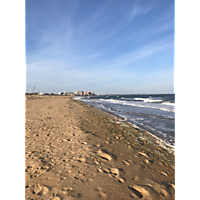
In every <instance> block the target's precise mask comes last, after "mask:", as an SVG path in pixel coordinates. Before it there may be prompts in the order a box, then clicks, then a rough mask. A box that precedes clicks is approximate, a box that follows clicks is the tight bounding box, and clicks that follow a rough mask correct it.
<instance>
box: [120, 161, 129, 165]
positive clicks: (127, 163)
mask: <svg viewBox="0 0 200 200" xmlns="http://www.w3.org/2000/svg"><path fill="white" fill-rule="evenodd" d="M122 163H123V164H124V165H130V161H129V160H123V161H122Z"/></svg>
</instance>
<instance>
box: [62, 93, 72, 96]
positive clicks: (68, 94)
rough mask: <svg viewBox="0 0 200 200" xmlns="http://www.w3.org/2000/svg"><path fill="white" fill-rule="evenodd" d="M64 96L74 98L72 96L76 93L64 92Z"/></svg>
mask: <svg viewBox="0 0 200 200" xmlns="http://www.w3.org/2000/svg"><path fill="white" fill-rule="evenodd" d="M63 95H67V96H72V95H74V92H64V94H63Z"/></svg>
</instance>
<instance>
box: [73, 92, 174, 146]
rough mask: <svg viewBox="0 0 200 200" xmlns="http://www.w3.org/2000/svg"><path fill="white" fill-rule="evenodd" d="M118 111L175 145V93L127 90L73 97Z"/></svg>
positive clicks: (116, 112) (101, 107) (136, 124)
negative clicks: (125, 93) (120, 93)
mask: <svg viewBox="0 0 200 200" xmlns="http://www.w3.org/2000/svg"><path fill="white" fill-rule="evenodd" d="M75 99H78V100H81V101H83V102H85V103H87V104H89V105H92V106H94V107H97V108H100V109H102V110H105V111H108V112H110V113H113V114H115V115H118V116H120V117H122V118H123V119H124V121H127V122H130V123H132V124H134V125H135V126H137V127H138V128H140V129H141V130H146V131H148V132H150V133H151V134H153V135H155V136H156V137H158V138H160V139H162V140H163V141H165V142H166V143H168V144H170V145H173V146H174V145H175V95H174V94H138V95H136V94H134V95H133V94H130V95H98V96H83V97H76V98H75Z"/></svg>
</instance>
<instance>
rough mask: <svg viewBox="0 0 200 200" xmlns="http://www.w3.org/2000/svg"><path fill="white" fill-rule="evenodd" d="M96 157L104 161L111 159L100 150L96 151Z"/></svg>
mask: <svg viewBox="0 0 200 200" xmlns="http://www.w3.org/2000/svg"><path fill="white" fill-rule="evenodd" d="M97 155H98V156H99V157H101V158H103V159H105V160H108V161H109V160H111V159H112V157H111V156H110V155H109V154H107V153H104V152H103V151H102V150H101V149H99V150H98V151H97Z"/></svg>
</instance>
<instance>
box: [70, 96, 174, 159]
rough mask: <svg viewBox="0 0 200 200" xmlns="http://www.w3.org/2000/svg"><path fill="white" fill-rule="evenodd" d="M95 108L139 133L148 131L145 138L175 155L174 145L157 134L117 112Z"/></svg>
mask: <svg viewBox="0 0 200 200" xmlns="http://www.w3.org/2000/svg"><path fill="white" fill-rule="evenodd" d="M71 99H72V100H76V101H80V102H82V103H84V104H86V105H88V106H91V107H94V108H97V107H95V106H92V105H90V104H87V103H85V102H84V101H81V100H80V99H74V97H72V98H71ZM97 109H99V110H101V111H103V112H105V113H108V114H110V115H111V116H113V117H115V118H116V119H117V122H115V123H118V122H122V121H123V123H125V124H126V125H127V126H129V127H132V128H134V129H136V130H139V131H141V133H144V132H145V133H148V134H149V138H148V136H147V138H146V139H147V140H148V139H150V140H152V142H155V145H156V144H158V145H159V146H160V147H162V148H165V149H167V150H168V151H169V153H172V154H174V155H175V145H171V144H169V143H167V142H166V141H164V140H163V139H161V138H159V137H158V136H156V135H154V134H153V133H151V132H150V131H147V130H145V129H144V128H140V127H138V126H137V125H135V124H134V123H131V122H129V121H126V120H124V118H123V117H121V116H118V115H117V114H114V113H112V112H109V111H107V110H103V109H101V108H97ZM151 137H153V138H155V139H152V138H151Z"/></svg>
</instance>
